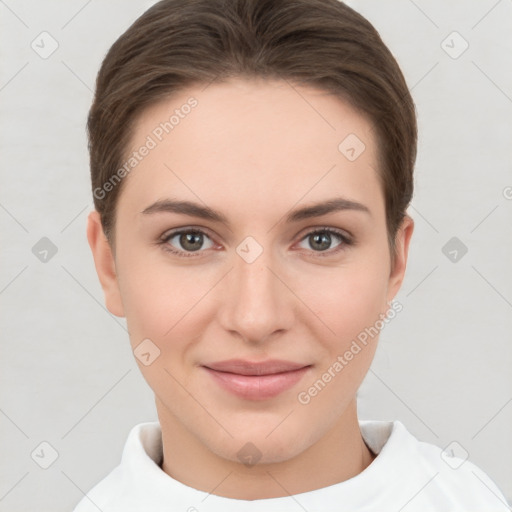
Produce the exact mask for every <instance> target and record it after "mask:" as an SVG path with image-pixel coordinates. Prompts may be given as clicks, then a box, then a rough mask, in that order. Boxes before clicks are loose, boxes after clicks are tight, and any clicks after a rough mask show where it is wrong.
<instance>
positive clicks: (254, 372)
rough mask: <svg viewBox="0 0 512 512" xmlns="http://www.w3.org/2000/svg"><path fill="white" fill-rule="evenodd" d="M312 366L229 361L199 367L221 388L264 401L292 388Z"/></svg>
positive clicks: (289, 363) (242, 396) (273, 362)
mask: <svg viewBox="0 0 512 512" xmlns="http://www.w3.org/2000/svg"><path fill="white" fill-rule="evenodd" d="M311 366H312V365H305V364H300V363H294V362H291V361H283V360H277V359H272V360H267V361H262V362H251V361H244V360H241V359H231V360H229V361H220V362H216V363H211V364H208V365H203V366H202V368H204V369H205V370H206V371H207V372H208V374H209V375H210V376H211V377H212V378H213V381H214V382H216V383H217V384H218V385H219V386H220V387H221V388H222V389H224V390H226V391H229V392H230V393H232V394H234V395H236V396H238V397H240V398H244V399H247V400H266V399H269V398H273V397H276V396H278V395H280V394H281V393H283V392H284V391H286V390H288V389H290V388H292V387H293V386H295V385H296V384H297V383H298V382H299V381H300V380H301V379H302V378H303V377H304V375H305V374H306V373H307V372H308V371H309V369H310V368H311Z"/></svg>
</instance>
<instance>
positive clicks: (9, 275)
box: [0, 0, 512, 512]
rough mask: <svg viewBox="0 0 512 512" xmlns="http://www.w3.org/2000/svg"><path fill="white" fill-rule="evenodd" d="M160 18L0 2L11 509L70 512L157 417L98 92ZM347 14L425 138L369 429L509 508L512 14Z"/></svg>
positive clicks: (362, 0)
mask: <svg viewBox="0 0 512 512" xmlns="http://www.w3.org/2000/svg"><path fill="white" fill-rule="evenodd" d="M153 3H154V2H151V1H135V0H130V1H127V0H103V1H101V2H100V1H99V0H89V1H85V0H72V1H66V2H64V1H60V2H59V1H56V0H45V1H39V2H36V1H35V0H31V1H23V0H5V1H0V34H1V35H0V37H1V41H0V52H1V55H0V62H1V70H0V108H1V111H0V115H1V116H0V119H1V121H0V141H1V146H2V147H1V155H2V158H1V160H0V162H1V173H2V175H1V180H2V187H1V190H0V226H1V229H2V235H3V243H2V250H1V252H0V262H1V274H0V307H1V320H2V324H1V329H0V332H1V336H2V339H1V351H2V357H1V368H0V378H1V381H2V386H1V388H0V389H1V393H0V429H1V453H2V457H1V458H0V466H1V467H0V510H1V511H10V512H14V511H22V510H23V511H29V510H30V511H34V510H38V511H50V510H51V511H54V512H58V511H65V510H71V509H72V508H73V507H74V505H75V504H76V503H77V502H78V501H79V499H80V498H81V497H82V495H83V492H86V491H87V490H88V489H90V488H91V487H92V486H93V485H94V484H95V483H96V482H98V481H99V480H100V479H102V478H103V477H104V476H105V475H106V474H107V473H108V472H109V471H110V470H111V469H112V468H113V467H114V466H115V465H117V464H118V463H119V460H120V456H121V452H122V448H123V445H124V442H125V440H126V436H127V434H128V432H129V430H130V429H131V427H132V426H134V425H135V424H137V423H139V422H142V421H152V420H155V419H156V413H155V408H154V403H153V396H152V393H151V390H150V389H149V387H148V386H147V384H146V383H145V381H144V380H143V379H142V377H141V375H140V374H139V370H138V368H137V365H136V364H135V361H134V357H133V355H132V354H131V351H130V348H129V342H128V335H127V332H126V324H125V321H124V319H118V318H116V317H113V316H112V315H110V313H108V312H107V311H106V310H105V308H104V304H103V294H102V291H101V288H100V285H99V282H98V280H97V277H96V273H95V270H94V266H93V260H92V256H91V254H90V250H89V247H88V244H87V240H86V236H85V223H86V217H87V213H88V212H89V211H90V210H91V208H92V195H91V192H90V189H89V175H88V155H87V151H86V136H85V118H86V114H87V111H88V108H89V105H90V103H91V100H92V89H93V85H94V80H95V76H96V73H97V71H98V68H99V65H100V62H101V59H102V57H103V55H104V54H105V52H106V51H107V49H108V48H109V46H110V45H111V44H112V43H113V42H114V40H115V39H116V38H117V37H118V36H119V35H120V34H121V33H122V32H123V31H124V30H125V29H126V28H127V27H128V26H129V24H131V22H132V21H133V20H134V19H135V18H136V17H137V16H139V15H140V14H141V13H142V12H143V11H144V10H145V9H146V8H147V7H149V6H150V5H152V4H153ZM350 3H351V5H352V6H353V7H355V8H356V10H358V11H359V12H361V13H362V14H363V15H365V16H366V17H367V18H368V19H369V20H370V21H371V22H372V23H373V24H374V25H375V27H376V28H377V29H378V30H379V32H380V33H381V35H382V37H383V39H384V41H385V42H386V43H387V44H388V45H389V46H390V48H391V50H392V51H393V53H394V54H395V56H396V57H397V59H398V61H399V63H400V65H401V67H402V69H403V71H404V74H405V76H406V79H407V81H408V83H409V86H410V87H411V88H412V93H413V96H414V99H415V102H416V104H417V109H418V116H419V126H420V144H419V155H418V160H417V166H416V191H415V199H414V201H413V204H412V206H411V208H410V214H411V215H412V216H413V217H414V219H415V220H416V229H415V233H414V236H413V240H412V247H411V250H410V262H409V266H408V271H407V277H406V279H405V282H404V285H403V288H402V290H401V292H400V293H399V295H398V297H397V299H398V300H399V301H400V302H401V303H402V304H403V306H404V310H403V311H402V312H401V313H399V314H398V316H397V318H396V319H395V320H393V321H392V322H391V324H389V325H388V326H387V327H386V328H385V329H384V330H383V332H382V334H381V340H380V346H379V349H378V351H377V354H376V358H375V361H374V364H373V365H372V368H371V370H370V372H369V374H368V376H367V378H366V380H365V382H364V384H363V386H362V388H361V390H360V393H359V408H360V417H361V418H362V419H400V420H401V421H402V422H403V423H404V424H405V425H406V426H407V428H408V429H409V430H410V431H411V432H412V433H413V434H415V435H416V436H417V437H418V438H420V439H422V440H424V441H428V442H431V443H434V444H437V445H439V446H440V447H442V448H445V447H446V446H448V445H449V448H448V451H451V450H453V452H454V453H455V454H458V455H462V456H464V455H465V453H466V452H467V454H468V456H469V460H471V461H473V462H474V463H476V464H477V465H478V466H480V467H481V468H482V469H483V470H484V471H486V472H487V473H488V474H489V475H490V477H491V478H492V479H493V480H494V481H495V482H496V483H497V484H498V486H499V487H500V488H501V489H502V490H503V492H504V493H505V494H506V496H507V498H508V499H509V500H511V501H512V439H511V435H510V432H511V425H512V377H511V372H510V367H511V366H512V364H511V363H512V343H511V341H512V340H511V334H510V333H511V332H512V314H511V313H512V309H511V308H512V270H511V265H510V262H511V261H512V243H511V241H512V222H511V216H512V172H511V158H510V156H511V155H510V143H511V141H512V124H511V122H510V119H511V114H512V65H511V62H510V61H511V58H510V57H511V55H512V32H511V31H510V27H511V26H512V23H511V22H512V2H511V1H510V0H501V1H496V0H485V1H484V0H482V1H478V2H476V1H474V2H468V1H463V0H450V1H449V2H446V1H444V0H435V1H429V2H427V1H426V0H423V1H420V0H416V1H415V2H413V1H411V0H399V1H394V2H382V1H378V0H354V1H352V2H350ZM390 6H392V8H390ZM43 31H47V32H48V33H49V34H51V36H40V34H41V32H43ZM453 31H456V32H458V33H459V34H460V37H459V36H458V35H453V34H452V32H453ZM50 37H51V38H53V40H55V41H57V43H58V48H57V49H56V50H55V52H54V53H53V54H51V55H49V56H47V55H43V56H45V57H47V58H43V57H42V56H41V53H43V54H44V52H48V51H49V50H50V49H51V44H52V39H51V38H50ZM462 38H463V39H462ZM33 41H34V43H33V44H34V46H35V47H36V48H37V51H35V50H34V49H33V48H32V47H31V44H32V42H33ZM443 41H444V43H443ZM464 41H466V42H467V43H468V44H469V47H468V48H467V50H466V51H465V52H464V53H462V54H460V55H459V53H460V52H461V50H463V49H464V46H465V43H464ZM43 237H47V238H48V239H49V240H51V242H52V244H54V245H55V247H56V248H57V252H56V254H55V255H53V256H52V253H51V252H49V253H48V254H47V256H46V260H47V261H41V260H40V258H43V259H44V253H41V252H40V251H41V250H42V248H44V247H43V246H44V244H47V245H48V242H47V241H43V242H40V240H41V239H42V238H43ZM452 237H457V239H458V240H456V241H455V242H453V241H452V242H451V244H455V245H451V244H449V245H448V246H447V248H445V249H444V252H443V247H445V246H446V244H447V243H448V241H449V240H450V239H451V238H452ZM36 244H43V245H36ZM462 244H463V245H462ZM34 246H36V248H35V249H34V250H33V248H34ZM463 246H465V247H466V248H467V253H466V254H464V255H462V251H461V248H463ZM454 249H455V250H456V251H457V256H456V261H451V259H454V258H455V253H454V252H453V250H454ZM450 251H451V254H450ZM34 252H35V254H34ZM445 253H446V254H445ZM454 441H455V443H453V442H454ZM42 442H47V443H49V444H50V445H51V447H53V448H50V447H48V446H47V445H42V446H41V445H40V443H42ZM450 443H452V444H450ZM52 449H53V450H56V452H57V453H58V458H57V459H56V460H55V461H54V462H53V464H52V465H51V466H50V467H48V469H43V468H41V467H40V465H41V464H43V465H44V464H49V463H50V462H52ZM31 454H32V455H31ZM454 471H456V470H455V469H454ZM475 485H481V484H479V482H478V481H477V480H475Z"/></svg>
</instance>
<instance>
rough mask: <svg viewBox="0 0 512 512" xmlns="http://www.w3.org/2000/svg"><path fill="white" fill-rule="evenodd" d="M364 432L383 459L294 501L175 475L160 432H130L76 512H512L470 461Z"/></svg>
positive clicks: (390, 427)
mask: <svg viewBox="0 0 512 512" xmlns="http://www.w3.org/2000/svg"><path fill="white" fill-rule="evenodd" d="M359 425H360V428H361V434H362V436H363V438H364V440H365V442H366V444H367V445H368V446H369V447H370V449H371V450H372V451H373V452H374V453H375V454H376V455H377V456H376V457H375V459H374V460H373V462H372V463H371V464H370V465H369V466H368V467H367V468H366V469H365V470H364V471H362V472H361V473H359V474H358V475H356V476H355V477H353V478H350V479H348V480H345V481H344V482H340V483H337V484H334V485H329V486H327V487H323V488H321V489H316V490H314V491H309V492H304V493H300V494H295V495H293V496H286V497H281V498H268V499H260V500H239V499H232V498H225V497H221V496H217V495H214V494H208V493H207V492H204V491H200V490H197V489H194V488H192V487H189V486H187V485H185V484H183V483H181V482H179V481H177V480H175V479H173V478H172V477H170V476H169V475H167V473H165V472H164V471H163V470H162V469H161V468H160V463H161V461H162V453H163V452H162V432H161V429H160V424H159V423H158V422H151V423H141V424H139V425H137V426H135V427H134V428H133V429H132V430H131V431H130V434H129V436H128V439H127V441H126V445H125V447H124V451H123V456H122V460H121V464H120V465H119V466H117V467H116V468H115V469H114V470H113V471H112V472H111V473H110V474H108V475H107V476H106V477H105V478H104V479H103V480H102V481H101V482H99V483H98V484H97V485H96V486H95V487H94V488H93V489H92V490H91V491H90V492H89V493H87V495H86V496H84V497H83V498H82V500H81V501H80V503H79V504H78V505H77V507H76V508H75V510H74V512H98V510H101V511H102V512H176V511H179V512H212V511H215V512H256V511H258V512H259V511H265V512H304V511H307V512H316V511H319V510H321V511H326V512H328V511H334V510H336V511H337V512H345V511H346V512H348V511H350V512H362V511H378V512H387V511H393V512H398V511H402V512H411V511H418V512H429V511H436V512H455V511H466V512H469V511H471V512H505V511H507V512H510V510H511V509H510V508H509V507H508V505H507V504H506V500H505V498H504V496H503V494H502V493H501V492H500V491H499V490H498V488H497V486H496V484H494V482H492V480H491V479H490V478H489V477H488V476H487V475H486V474H485V473H484V472H483V471H482V470H481V469H479V468H478V467H476V466H475V465H474V464H472V463H471V462H469V461H468V460H465V461H464V460H463V459H459V458H456V457H448V458H445V459H443V457H442V453H443V452H442V450H441V449H440V448H439V447H437V446H435V445H432V444H429V443H425V442H421V441H418V440H417V439H416V438H415V437H414V436H413V435H412V434H410V433H409V432H408V431H407V429H406V428H405V426H404V425H403V424H402V423H401V422H400V421H394V422H386V421H360V422H359ZM443 456H444V455H443Z"/></svg>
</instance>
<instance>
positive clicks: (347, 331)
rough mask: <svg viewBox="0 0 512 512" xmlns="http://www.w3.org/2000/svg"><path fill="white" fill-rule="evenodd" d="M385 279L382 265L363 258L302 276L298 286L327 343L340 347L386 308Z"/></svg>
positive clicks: (371, 322) (369, 324)
mask: <svg viewBox="0 0 512 512" xmlns="http://www.w3.org/2000/svg"><path fill="white" fill-rule="evenodd" d="M387 282H388V276H387V272H386V267H385V266H383V265H380V264H378V265H377V264H373V265H370V264H369V263H368V262H365V263H360V264H358V265H346V266H340V267H338V268H333V269H332V270H331V271H329V272H321V273H319V272H316V273H315V274H314V275H313V274H311V275H307V276H303V277H302V278H301V282H300V283H299V284H298V287H299V289H300V290H301V298H302V299H303V301H304V303H305V304H307V305H308V306H309V308H310V309H311V310H312V311H313V312H314V313H315V314H316V315H317V316H318V317H319V319H321V320H322V321H323V324H324V326H323V330H324V331H325V333H327V334H328V338H327V339H330V340H331V341H330V344H334V345H336V348H338V349H341V348H343V346H344V345H345V344H346V343H347V342H348V343H349V342H350V340H352V339H353V338H355V337H357V335H358V334H359V333H360V332H361V331H363V330H364V329H365V328H367V327H370V326H372V325H374V324H375V322H376V320H377V319H379V314H380V313H382V312H385V311H386V309H387V305H386V297H387ZM317 323H318V324H320V322H317ZM327 328H328V329H327Z"/></svg>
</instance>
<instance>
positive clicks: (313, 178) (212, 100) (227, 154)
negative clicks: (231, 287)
mask: <svg viewBox="0 0 512 512" xmlns="http://www.w3.org/2000/svg"><path fill="white" fill-rule="evenodd" d="M142 146H148V147H150V149H149V150H147V151H144V153H145V156H144V157H143V158H140V161H137V163H136V166H134V167H133V169H132V170H131V171H130V172H129V174H128V176H127V178H125V179H127V181H128V183H126V184H125V190H124V191H123V194H121V196H123V195H125V196H127V197H128V198H129V203H130V204H137V207H138V206H143V205H144V204H145V203H148V202H150V201H155V200H157V199H161V198H163V197H166V196H169V195H173V196H177V195H178V196H179V197H183V198H187V199H195V200H197V199H198V198H200V199H201V200H204V201H206V202H208V203H209V204H210V203H211V202H213V203H217V204H216V205H217V206H219V207H220V206H221V205H219V204H218V201H217V198H219V200H222V202H226V201H228V200H229V201H232V204H233V205H234V204H235V203H236V202H237V201H238V203H239V205H240V206H245V207H247V205H248V204H251V205H252V206H253V207H256V205H257V204H260V203H261V204H262V205H264V206H266V207H267V208H268V207H271V206H272V205H276V204H281V203H284V204H288V206H291V205H290V204H289V203H292V204H294V203H297V202H298V201H299V200H300V199H301V197H304V200H311V201H313V200H316V199H318V198H322V197H324V196H325V195H326V194H330V195H333V194H335V193H338V194H341V195H344V196H347V197H348V198H349V199H354V200H358V199H359V200H361V199H362V198H363V197H362V196H365V195H366V196H369V195H370V196H371V195H373V196H375V197H373V198H370V199H371V200H373V201H374V202H375V201H378V200H381V201H382V198H381V197H380V198H379V197H378V196H380V195H381V191H380V186H379V180H378V177H377V174H376V173H377V171H376V169H377V158H376V151H377V148H376V142H375V137H374V134H373V126H372V124H371V123H370V122H369V121H368V120H367V119H366V118H365V117H363V116H362V115H361V114H359V113H358V112H357V111H356V110H354V109H353V108H352V107H351V106H350V105H349V104H348V103H346V102H344V101H342V100H340V99H339V98H337V97H334V96H333V95H329V94H328V93H326V92H324V91H322V90H319V89H314V88H306V87H303V86H297V85H294V84H291V83H289V82H287V81H281V80H279V81H263V80H250V81H249V80H242V79H233V80H230V81H227V82H222V83H216V82H213V83H212V84H210V85H209V86H207V87H206V88H205V86H198V87H191V88H188V89H186V90H183V91H180V92H179V93H178V94H175V95H174V96H172V97H171V98H169V99H166V100H164V101H161V102H160V103H158V104H156V105H154V106H152V107H150V108H148V109H146V110H145V111H144V112H143V113H142V114H141V116H140V117H139V119H138V120H137V123H136V125H135V130H134V133H133V137H132V141H131V146H130V148H129V151H128V155H127V156H128V157H129V156H130V154H131V153H132V152H133V151H135V152H137V151H138V150H139V149H140V148H141V147H142ZM333 189H336V190H333ZM306 196H307V197H306ZM358 196H359V197H358ZM377 206H378V205H377Z"/></svg>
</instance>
